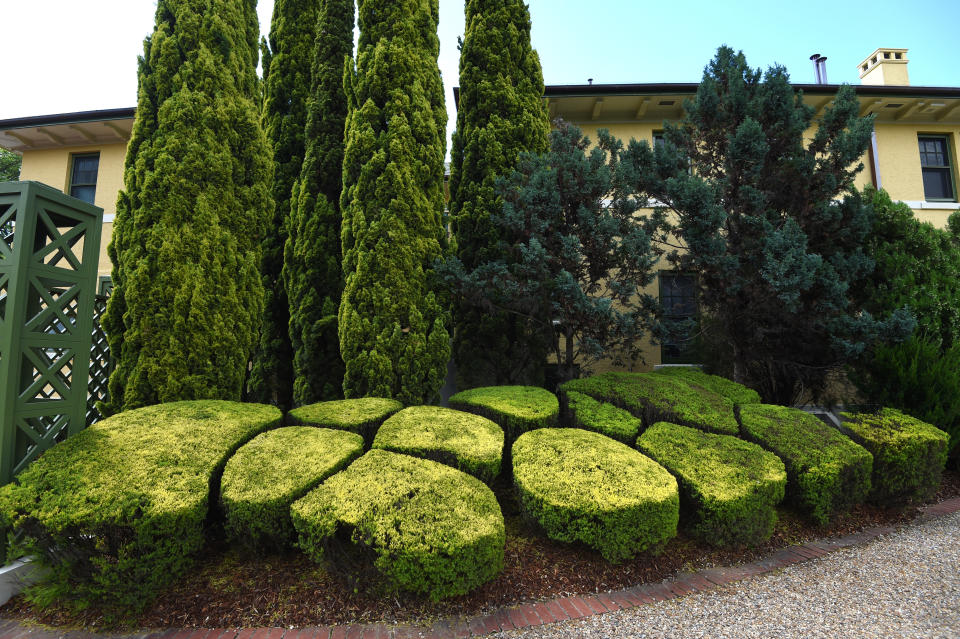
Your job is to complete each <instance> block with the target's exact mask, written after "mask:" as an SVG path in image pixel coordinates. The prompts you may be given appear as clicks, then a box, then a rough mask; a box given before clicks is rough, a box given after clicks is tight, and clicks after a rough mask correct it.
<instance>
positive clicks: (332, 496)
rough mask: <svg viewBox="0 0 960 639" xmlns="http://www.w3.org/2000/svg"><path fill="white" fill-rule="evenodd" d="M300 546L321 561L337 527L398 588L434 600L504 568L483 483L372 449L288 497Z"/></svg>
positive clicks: (492, 500) (497, 521)
mask: <svg viewBox="0 0 960 639" xmlns="http://www.w3.org/2000/svg"><path fill="white" fill-rule="evenodd" d="M291 514H292V516H293V523H294V526H295V527H296V529H297V531H298V532H299V534H300V547H301V548H303V550H304V551H305V552H306V553H307V555H309V556H310V557H311V558H312V559H314V560H315V561H321V560H322V559H323V558H324V557H325V555H326V553H325V551H324V548H325V546H328V545H329V544H330V543H331V541H332V540H333V538H334V537H335V536H336V534H337V531H338V530H343V531H347V532H348V534H349V535H350V540H351V541H352V542H353V543H354V544H357V545H360V546H362V547H365V548H367V549H369V550H371V551H372V552H373V553H374V554H375V556H376V559H375V560H374V565H375V566H376V568H377V569H378V570H379V571H380V572H381V573H383V575H384V576H386V577H387V578H388V579H390V581H391V582H393V583H394V584H395V585H396V586H397V587H399V588H402V589H404V590H410V591H413V592H416V593H423V594H426V595H429V596H430V598H431V599H433V600H434V601H436V600H439V599H442V598H444V597H453V596H456V595H462V594H464V593H467V592H469V591H470V590H472V589H473V588H476V587H477V586H479V585H481V584H483V583H485V582H487V581H490V580H491V579H493V578H494V577H496V576H497V575H498V574H499V573H500V571H502V570H503V555H504V544H505V540H506V536H505V532H504V523H503V515H502V514H501V512H500V506H499V504H497V499H496V497H494V495H493V493H492V492H491V491H490V489H489V488H487V487H486V486H484V485H483V483H482V482H481V481H480V480H478V479H476V478H475V477H471V476H470V475H467V474H465V473H462V472H460V471H458V470H455V469H453V468H450V467H448V466H444V465H443V464H439V463H437V462H433V461H429V460H424V459H416V458H414V457H408V456H407V455H399V454H397V453H391V452H388V451H385V450H371V451H370V452H368V453H367V454H366V455H364V456H363V457H361V458H360V459H359V460H357V461H356V462H354V463H353V464H352V465H351V466H350V467H349V468H347V469H346V470H345V471H343V472H341V473H338V474H337V475H334V476H333V477H331V478H330V479H328V480H327V481H326V482H324V483H323V484H322V485H321V486H320V487H318V488H316V489H315V490H313V491H312V492H310V493H308V494H307V496H306V497H304V498H303V499H301V500H299V501H297V502H295V503H294V504H293V507H292V508H291Z"/></svg>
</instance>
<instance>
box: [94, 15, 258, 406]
mask: <svg viewBox="0 0 960 639" xmlns="http://www.w3.org/2000/svg"><path fill="white" fill-rule="evenodd" d="M258 31H259V28H258V25H257V16H256V11H255V5H254V4H252V3H250V2H239V1H237V0H206V1H205V2H197V1H195V0H191V1H188V0H165V1H164V2H161V3H159V4H158V5H157V14H156V28H155V30H154V32H153V35H152V36H150V37H149V38H147V40H146V42H145V43H144V55H143V57H142V58H141V59H140V66H139V94H138V100H137V116H136V120H135V121H134V127H133V135H132V137H131V139H130V143H129V144H128V146H127V159H126V168H125V171H124V190H123V191H121V192H120V195H119V198H118V201H117V218H116V222H115V224H114V229H113V240H112V242H111V244H110V246H109V249H108V250H109V254H110V259H111V261H112V262H113V276H112V277H113V283H114V289H113V294H112V295H111V297H110V301H109V303H108V306H107V314H106V316H105V318H104V321H103V327H104V329H105V330H106V332H107V335H108V336H109V341H110V352H111V354H112V355H113V357H114V359H115V361H116V367H115V368H114V370H113V374H112V375H111V377H110V405H109V406H108V407H107V409H108V410H111V411H113V412H116V411H120V410H127V409H130V408H136V407H138V406H143V405H147V404H155V403H158V402H170V401H175V400H179V399H214V398H218V399H239V398H240V394H241V389H242V387H243V382H244V377H245V375H246V371H247V362H248V361H249V359H250V355H251V353H252V351H253V349H254V346H255V344H256V340H257V331H258V329H259V326H260V321H261V312H262V307H263V285H262V283H261V280H260V276H259V273H258V266H259V260H260V243H261V240H262V238H263V233H264V230H265V226H266V220H267V218H268V215H269V212H270V211H271V210H272V206H273V204H272V201H271V198H270V188H271V183H272V175H273V166H272V157H271V153H270V146H269V144H268V142H267V139H266V137H265V135H264V133H263V129H262V128H261V126H260V120H259V115H258V113H257V107H256V104H255V102H254V100H255V98H256V72H255V68H256V64H257V35H258Z"/></svg>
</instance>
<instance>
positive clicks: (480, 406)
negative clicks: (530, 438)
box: [449, 386, 560, 442]
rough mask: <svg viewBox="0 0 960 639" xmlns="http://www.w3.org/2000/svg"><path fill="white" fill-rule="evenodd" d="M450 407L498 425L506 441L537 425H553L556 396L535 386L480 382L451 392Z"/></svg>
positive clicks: (556, 414)
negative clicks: (474, 386) (455, 392)
mask: <svg viewBox="0 0 960 639" xmlns="http://www.w3.org/2000/svg"><path fill="white" fill-rule="evenodd" d="M449 403H450V408H455V409H457V410H462V411H465V412H468V413H475V414H477V415H480V416H482V417H486V418H487V419H489V420H492V421H493V422H495V423H496V424H497V425H499V426H500V427H501V428H502V429H503V431H504V434H505V435H506V438H507V441H508V442H513V441H514V440H516V438H517V437H519V436H520V435H522V434H523V433H525V432H527V431H530V430H534V429H537V428H549V427H551V426H556V425H557V420H558V419H559V416H560V402H559V400H557V396H556V395H554V394H553V393H551V392H550V391H548V390H544V389H542V388H539V387H537V386H484V387H482V388H472V389H470V390H465V391H461V392H459V393H457V394H456V395H454V396H452V397H451V398H450V400H449Z"/></svg>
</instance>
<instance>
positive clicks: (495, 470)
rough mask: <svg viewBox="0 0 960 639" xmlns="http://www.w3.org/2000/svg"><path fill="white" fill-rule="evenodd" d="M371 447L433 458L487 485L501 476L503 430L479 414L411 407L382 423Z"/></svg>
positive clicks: (428, 407) (431, 407)
mask: <svg viewBox="0 0 960 639" xmlns="http://www.w3.org/2000/svg"><path fill="white" fill-rule="evenodd" d="M373 448H381V449H383V450H390V451H393V452H395V453H404V454H407V455H413V456H414V457H423V458H425V459H432V460H434V461H437V462H440V463H441V464H446V465H448V466H453V467H454V468H457V469H458V470H462V471H463V472H465V473H469V474H471V475H473V476H474V477H476V478H477V479H479V480H480V481H482V482H485V483H488V484H489V483H490V482H491V481H493V480H494V479H495V478H496V477H497V475H499V474H500V463H501V461H502V459H503V430H502V429H501V428H500V427H499V426H497V425H496V424H494V423H493V422H492V421H490V420H489V419H487V418H486V417H481V416H479V415H474V414H471V413H464V412H461V411H458V410H453V409H450V408H442V407H440V406H411V407H410V408H405V409H403V410H402V411H400V412H399V413H397V414H396V415H394V416H393V417H391V418H390V419H388V420H387V421H385V422H384V423H383V426H381V427H380V430H379V431H377V436H376V437H375V438H374V440H373Z"/></svg>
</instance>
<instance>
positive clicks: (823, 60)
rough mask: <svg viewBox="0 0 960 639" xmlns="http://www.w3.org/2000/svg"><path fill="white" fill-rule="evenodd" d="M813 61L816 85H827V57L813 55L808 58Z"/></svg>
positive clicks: (817, 54)
mask: <svg viewBox="0 0 960 639" xmlns="http://www.w3.org/2000/svg"><path fill="white" fill-rule="evenodd" d="M810 59H811V60H813V77H814V80H815V82H816V84H826V83H827V56H824V55H820V54H819V53H814V54H813V55H812V56H810Z"/></svg>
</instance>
